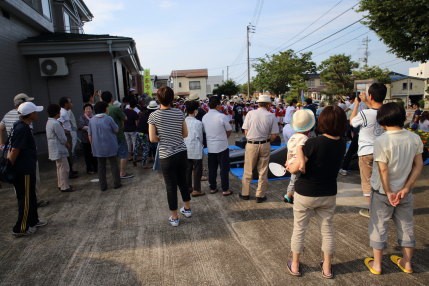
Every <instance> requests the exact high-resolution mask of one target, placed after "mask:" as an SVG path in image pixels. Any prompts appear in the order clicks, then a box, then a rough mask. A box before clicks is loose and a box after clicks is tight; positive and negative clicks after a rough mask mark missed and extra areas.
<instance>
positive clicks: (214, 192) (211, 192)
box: [210, 189, 218, 194]
mask: <svg viewBox="0 0 429 286" xmlns="http://www.w3.org/2000/svg"><path fill="white" fill-rule="evenodd" d="M217 192H218V189H216V190H210V194H216V193H217Z"/></svg>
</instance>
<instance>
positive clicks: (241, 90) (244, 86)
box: [239, 82, 256, 94]
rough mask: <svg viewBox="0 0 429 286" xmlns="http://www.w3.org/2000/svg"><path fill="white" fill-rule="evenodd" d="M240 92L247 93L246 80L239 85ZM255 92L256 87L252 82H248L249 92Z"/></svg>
mask: <svg viewBox="0 0 429 286" xmlns="http://www.w3.org/2000/svg"><path fill="white" fill-rule="evenodd" d="M239 88H240V92H241V93H244V94H247V82H246V83H243V84H240V85H239ZM255 92H256V87H255V84H254V83H253V82H250V94H254V93H255Z"/></svg>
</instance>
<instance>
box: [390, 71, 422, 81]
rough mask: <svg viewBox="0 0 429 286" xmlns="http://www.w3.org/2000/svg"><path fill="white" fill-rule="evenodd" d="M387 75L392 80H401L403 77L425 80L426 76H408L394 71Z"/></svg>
mask: <svg viewBox="0 0 429 286" xmlns="http://www.w3.org/2000/svg"><path fill="white" fill-rule="evenodd" d="M389 76H390V80H391V81H392V82H393V81H398V80H403V79H416V80H427V78H423V77H415V76H409V75H405V74H401V73H396V72H391V73H389Z"/></svg>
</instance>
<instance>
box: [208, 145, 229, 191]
mask: <svg viewBox="0 0 429 286" xmlns="http://www.w3.org/2000/svg"><path fill="white" fill-rule="evenodd" d="M218 166H220V180H221V184H222V191H224V192H227V191H229V149H228V148H227V149H225V150H224V151H222V152H219V153H209V154H208V167H209V185H210V190H216V189H217V184H216V177H217V168H218Z"/></svg>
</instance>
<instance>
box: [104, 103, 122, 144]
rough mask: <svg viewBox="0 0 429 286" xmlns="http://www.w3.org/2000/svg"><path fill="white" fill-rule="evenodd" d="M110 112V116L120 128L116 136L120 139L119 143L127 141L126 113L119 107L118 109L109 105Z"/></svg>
mask: <svg viewBox="0 0 429 286" xmlns="http://www.w3.org/2000/svg"><path fill="white" fill-rule="evenodd" d="M108 110H109V116H110V117H112V118H113V120H114V121H115V123H116V124H117V125H118V127H119V131H118V134H116V136H117V137H118V142H123V141H125V134H124V120H125V118H126V116H125V113H124V112H123V111H122V110H121V109H120V108H119V107H116V106H113V105H109V107H108Z"/></svg>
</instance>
